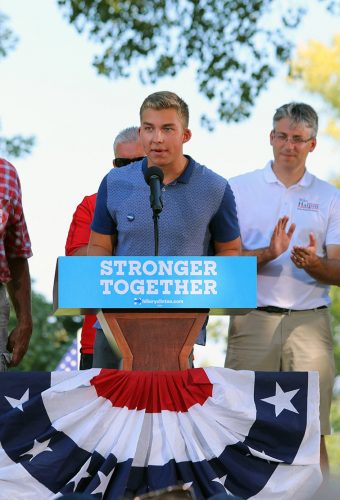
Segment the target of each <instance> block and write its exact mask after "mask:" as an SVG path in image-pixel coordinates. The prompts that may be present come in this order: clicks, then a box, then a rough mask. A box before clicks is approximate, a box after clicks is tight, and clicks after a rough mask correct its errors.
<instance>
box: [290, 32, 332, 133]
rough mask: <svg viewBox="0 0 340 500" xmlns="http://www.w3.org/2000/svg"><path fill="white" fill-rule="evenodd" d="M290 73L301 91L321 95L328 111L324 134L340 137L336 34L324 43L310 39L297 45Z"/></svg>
mask: <svg viewBox="0 0 340 500" xmlns="http://www.w3.org/2000/svg"><path fill="white" fill-rule="evenodd" d="M290 76H291V78H292V79H293V80H298V81H300V82H301V83H302V85H303V87H304V89H305V90H307V91H308V92H310V93H312V94H315V95H317V96H318V97H321V99H322V100H323V101H324V103H325V104H326V106H327V108H328V111H329V113H330V119H329V122H328V125H327V133H328V134H329V135H330V136H331V137H333V138H335V139H337V138H339V137H340V93H339V88H340V34H339V35H336V36H334V37H333V39H332V42H331V45H330V46H327V45H325V44H323V43H321V42H319V41H317V40H311V41H310V42H309V43H308V44H307V45H305V46H302V47H300V48H299V50H298V52H297V56H296V58H295V59H294V60H293V61H292V62H291V69H290Z"/></svg>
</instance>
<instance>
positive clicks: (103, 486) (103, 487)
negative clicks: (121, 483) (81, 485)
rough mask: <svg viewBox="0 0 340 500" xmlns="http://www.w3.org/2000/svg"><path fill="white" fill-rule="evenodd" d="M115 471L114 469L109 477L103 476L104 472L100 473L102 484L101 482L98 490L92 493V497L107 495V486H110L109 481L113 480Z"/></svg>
mask: <svg viewBox="0 0 340 500" xmlns="http://www.w3.org/2000/svg"><path fill="white" fill-rule="evenodd" d="M114 470H115V469H114V468H113V469H112V471H111V472H110V473H109V475H108V476H105V474H103V472H101V471H98V476H99V481H100V482H99V484H98V486H97V488H96V489H95V490H94V491H92V492H91V494H92V495H93V494H94V493H102V494H104V493H105V491H106V488H107V485H108V484H109V481H110V479H111V476H112V474H113V471H114Z"/></svg>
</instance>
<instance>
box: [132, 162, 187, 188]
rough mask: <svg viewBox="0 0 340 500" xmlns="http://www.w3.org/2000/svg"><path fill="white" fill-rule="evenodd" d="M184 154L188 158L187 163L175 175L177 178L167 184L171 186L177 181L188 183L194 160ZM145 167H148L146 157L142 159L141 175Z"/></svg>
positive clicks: (144, 171)
mask: <svg viewBox="0 0 340 500" xmlns="http://www.w3.org/2000/svg"><path fill="white" fill-rule="evenodd" d="M184 156H185V157H186V158H187V159H188V160H189V161H188V165H187V166H186V167H185V170H184V171H183V172H182V173H181V175H180V176H179V177H177V179H175V180H173V181H172V182H170V184H169V186H173V185H174V184H177V183H178V182H179V183H181V184H188V182H189V180H190V177H191V175H192V172H193V170H194V167H195V160H193V159H192V158H191V156H188V155H184ZM147 169H148V159H147V158H144V160H142V171H143V175H145V174H146V171H147Z"/></svg>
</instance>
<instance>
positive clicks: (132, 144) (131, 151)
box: [65, 127, 145, 370]
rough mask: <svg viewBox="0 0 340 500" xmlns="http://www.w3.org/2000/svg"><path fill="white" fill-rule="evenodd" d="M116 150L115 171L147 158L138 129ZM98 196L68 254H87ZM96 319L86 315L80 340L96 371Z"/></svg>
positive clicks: (77, 215) (78, 223)
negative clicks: (94, 346)
mask: <svg viewBox="0 0 340 500" xmlns="http://www.w3.org/2000/svg"><path fill="white" fill-rule="evenodd" d="M113 151H114V155H115V158H114V160H113V166H114V167H115V168H121V167H123V166H125V165H128V164H129V163H132V162H133V161H138V160H140V159H142V158H143V157H144V156H145V155H144V150H143V146H142V144H141V142H140V139H139V132H138V127H129V128H126V129H124V130H122V131H121V132H120V133H119V134H118V135H117V137H116V139H115V141H114V143H113ZM96 197H97V193H94V194H92V195H90V196H85V198H84V199H83V201H82V202H81V203H80V204H79V205H78V206H77V209H76V211H75V212H74V214H73V218H72V222H71V225H70V229H69V232H68V236H67V241H66V246H65V255H68V256H70V255H73V256H80V255H87V244H88V241H89V238H90V231H91V229H90V225H91V222H92V218H93V214H94V209H95V206H96ZM96 320H97V318H96V316H94V315H86V316H85V319H84V323H83V327H82V331H81V340H80V343H81V349H80V353H81V355H80V369H81V370H85V369H88V368H92V361H93V344H94V339H95V335H96V329H95V328H94V327H93V325H94V323H95V322H96ZM117 362H118V359H117Z"/></svg>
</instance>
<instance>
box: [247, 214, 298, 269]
mask: <svg viewBox="0 0 340 500" xmlns="http://www.w3.org/2000/svg"><path fill="white" fill-rule="evenodd" d="M288 219H289V218H288V217H287V216H284V217H282V218H281V219H279V220H278V222H277V224H276V226H275V227H274V231H273V234H272V237H271V239H270V243H269V246H268V247H264V248H256V249H252V250H247V249H245V248H242V255H249V256H250V255H251V256H255V257H257V267H258V268H261V267H262V266H264V265H265V264H267V263H268V262H270V261H271V260H274V259H276V258H277V257H279V256H280V255H281V254H283V253H284V252H285V251H286V250H287V249H288V247H289V244H290V241H291V239H292V236H293V233H294V231H295V224H291V225H290V226H289V228H288V229H287V224H288Z"/></svg>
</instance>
